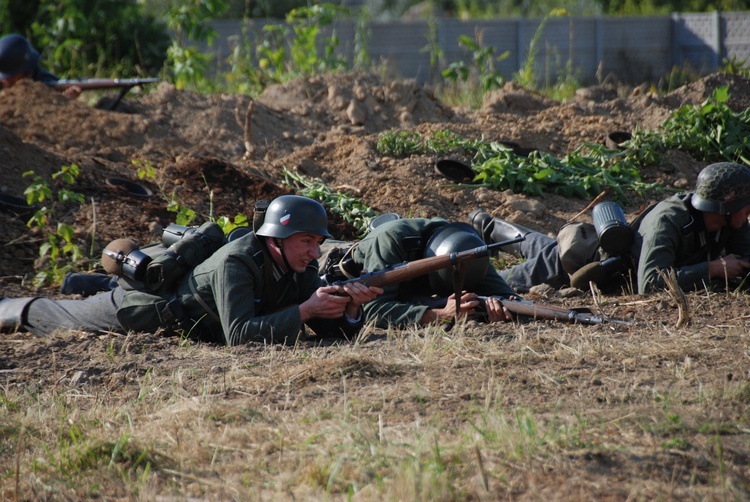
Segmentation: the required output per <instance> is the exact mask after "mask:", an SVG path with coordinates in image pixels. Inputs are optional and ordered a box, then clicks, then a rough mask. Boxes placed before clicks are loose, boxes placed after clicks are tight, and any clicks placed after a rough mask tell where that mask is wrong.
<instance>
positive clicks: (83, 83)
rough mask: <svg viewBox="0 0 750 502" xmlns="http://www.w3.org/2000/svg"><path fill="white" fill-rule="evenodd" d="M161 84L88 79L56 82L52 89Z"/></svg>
mask: <svg viewBox="0 0 750 502" xmlns="http://www.w3.org/2000/svg"><path fill="white" fill-rule="evenodd" d="M157 82H161V79H160V78H90V79H83V80H69V79H62V80H58V81H57V83H55V84H54V85H53V87H55V88H57V89H67V88H68V87H73V86H78V87H80V88H81V89H83V90H87V89H114V88H118V87H127V88H130V87H136V86H138V85H143V84H154V83H157Z"/></svg>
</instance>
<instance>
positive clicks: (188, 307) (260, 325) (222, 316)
mask: <svg viewBox="0 0 750 502" xmlns="http://www.w3.org/2000/svg"><path fill="white" fill-rule="evenodd" d="M264 248H265V244H264V243H263V242H262V241H261V240H260V239H258V238H257V237H256V236H255V234H254V233H249V234H247V235H245V236H243V237H241V238H239V239H236V240H234V241H231V242H229V243H228V244H225V245H224V246H222V247H221V248H219V250H218V251H217V252H215V253H214V254H213V255H211V256H210V257H209V258H208V259H207V260H206V261H204V262H203V263H201V264H199V265H198V266H196V267H195V268H194V269H193V270H192V271H191V272H190V273H189V274H188V275H187V276H186V277H185V278H184V279H183V280H182V282H181V283H180V286H179V287H178V290H177V294H178V298H179V299H180V302H181V303H182V305H183V307H184V308H185V311H186V313H187V314H188V317H190V318H192V319H197V320H200V321H199V323H198V324H197V326H196V329H197V330H198V331H199V333H200V335H199V336H200V337H201V338H203V339H207V340H210V341H215V342H220V343H225V344H227V345H240V344H244V343H247V342H267V343H271V342H284V341H287V340H291V341H294V340H295V339H296V337H297V335H298V333H299V331H300V329H301V328H302V319H301V318H300V311H299V305H300V304H301V303H304V302H305V301H307V299H309V298H310V297H311V296H312V295H313V293H315V290H317V289H318V288H319V287H321V286H323V285H324V284H323V281H322V280H321V279H320V277H319V276H318V264H317V262H316V261H313V262H310V263H309V264H308V266H307V269H306V270H305V271H304V272H303V273H301V274H298V273H296V272H294V271H290V272H287V273H286V274H284V273H282V272H281V270H280V269H279V267H278V266H276V264H275V262H274V261H273V260H272V259H271V257H270V255H269V254H268V251H267V250H265V249H264ZM191 281H192V282H193V286H194V288H195V290H196V291H197V292H198V294H199V295H200V297H201V299H202V300H203V302H204V303H205V304H206V305H208V306H209V307H210V308H211V310H213V311H214V312H215V313H216V314H217V315H218V317H219V320H216V319H214V318H213V317H212V316H211V315H207V314H206V310H205V309H204V308H203V306H201V305H200V303H199V302H198V300H197V299H196V298H195V296H194V294H193V292H192V290H191V287H190V282H191ZM345 317H346V316H344V317H342V318H339V319H310V320H308V321H307V323H306V324H307V325H308V326H309V327H310V328H311V329H312V330H313V331H314V332H315V333H316V334H318V335H351V334H354V333H356V331H357V330H358V328H359V326H360V325H361V323H359V324H357V323H352V322H349V321H348V320H346V319H345Z"/></svg>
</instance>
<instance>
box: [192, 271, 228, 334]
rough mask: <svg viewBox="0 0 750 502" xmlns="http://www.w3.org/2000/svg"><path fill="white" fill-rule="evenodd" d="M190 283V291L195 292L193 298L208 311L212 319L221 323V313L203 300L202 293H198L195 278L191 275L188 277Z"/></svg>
mask: <svg viewBox="0 0 750 502" xmlns="http://www.w3.org/2000/svg"><path fill="white" fill-rule="evenodd" d="M188 284H189V285H190V292H191V293H193V298H195V300H196V301H197V302H198V303H199V304H200V306H201V307H203V310H205V311H206V313H207V314H208V315H209V316H211V319H213V320H214V321H216V322H218V323H219V324H221V319H219V314H217V313H216V311H215V310H214V309H212V308H211V307H209V306H208V304H207V303H206V302H205V300H203V298H202V297H201V295H200V293H198V288H196V287H195V278H194V277H190V279H188Z"/></svg>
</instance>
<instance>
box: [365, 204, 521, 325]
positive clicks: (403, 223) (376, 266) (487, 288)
mask: <svg viewBox="0 0 750 502" xmlns="http://www.w3.org/2000/svg"><path fill="white" fill-rule="evenodd" d="M446 224H448V222H447V221H446V220H443V219H439V218H435V219H431V220H428V219H423V218H403V219H400V220H395V221H393V222H389V223H387V224H384V225H382V226H379V227H377V228H376V229H375V230H373V231H372V232H370V233H369V234H368V235H367V236H366V237H365V238H364V239H362V240H361V241H360V242H359V244H358V245H357V247H356V249H355V250H354V252H353V253H352V259H353V260H354V262H355V263H357V264H358V265H359V266H360V267H361V268H362V270H366V271H367V272H376V271H378V270H383V269H385V268H387V267H388V266H389V265H390V266H393V265H398V264H401V263H403V262H406V261H413V260H416V259H419V258H424V249H425V246H426V244H427V242H428V241H429V239H430V236H432V234H433V233H434V232H435V231H436V230H437V229H439V228H440V227H442V226H443V225H446ZM383 289H384V291H385V293H384V294H382V295H380V296H378V297H377V298H375V299H374V300H373V301H371V302H368V303H366V304H365V305H364V306H363V309H364V314H365V320H366V321H374V322H375V324H376V325H377V326H378V327H382V328H385V327H388V326H389V325H394V326H399V327H403V326H409V325H417V324H419V322H420V320H421V319H422V316H423V315H424V313H425V311H427V309H428V308H430V306H428V305H426V304H425V303H431V304H432V305H434V304H435V302H425V301H424V300H427V299H432V298H431V297H432V295H433V291H432V289H431V288H430V283H429V278H428V276H422V277H418V278H416V279H413V280H410V281H405V282H402V283H399V284H391V285H389V286H385V287H384V288H383ZM472 292H473V293H477V294H480V295H487V296H491V295H496V296H501V297H504V298H508V297H509V296H512V295H515V292H514V291H513V289H511V287H510V286H508V284H506V283H505V281H504V280H503V279H502V278H501V277H500V276H499V275H498V273H497V271H496V270H495V269H494V268H493V267H492V266H490V267H489V268H488V270H487V273H486V274H485V276H484V277H483V278H482V279H481V280H480V282H479V283H478V286H477V287H476V291H472Z"/></svg>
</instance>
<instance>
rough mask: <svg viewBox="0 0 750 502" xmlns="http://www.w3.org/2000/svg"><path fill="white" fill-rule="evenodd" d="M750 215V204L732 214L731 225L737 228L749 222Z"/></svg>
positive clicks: (730, 217)
mask: <svg viewBox="0 0 750 502" xmlns="http://www.w3.org/2000/svg"><path fill="white" fill-rule="evenodd" d="M748 216H750V205H748V206H745V207H743V208H742V209H740V210H739V211H737V212H736V213H733V214H732V215H730V216H729V225H730V226H731V227H732V228H734V229H735V230H736V229H738V228H740V227H741V226H742V225H744V224H745V223H746V222H747V217H748Z"/></svg>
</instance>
